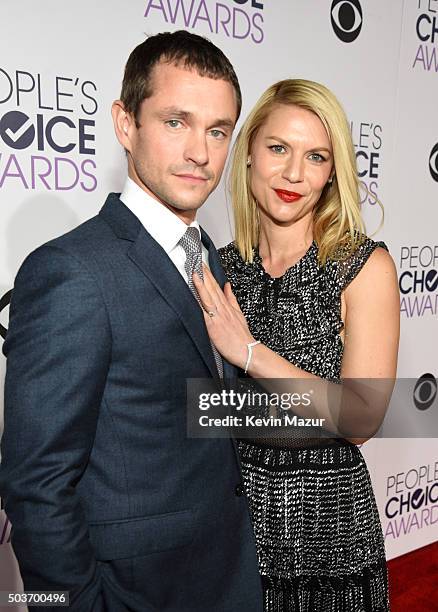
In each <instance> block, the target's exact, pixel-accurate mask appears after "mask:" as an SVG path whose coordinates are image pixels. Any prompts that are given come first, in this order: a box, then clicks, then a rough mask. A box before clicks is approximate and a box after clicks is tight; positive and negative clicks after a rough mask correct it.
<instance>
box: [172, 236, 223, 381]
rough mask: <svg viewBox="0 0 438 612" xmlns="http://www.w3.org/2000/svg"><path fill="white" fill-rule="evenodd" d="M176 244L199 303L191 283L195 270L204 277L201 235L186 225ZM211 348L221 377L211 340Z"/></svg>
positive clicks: (191, 288)
mask: <svg viewBox="0 0 438 612" xmlns="http://www.w3.org/2000/svg"><path fill="white" fill-rule="evenodd" d="M178 244H180V245H181V246H182V248H183V249H184V252H185V254H186V263H185V264H184V269H185V271H186V274H187V280H188V285H189V288H190V291H191V292H192V293H193V295H194V296H195V298H196V299H197V301H198V303H201V302H200V299H199V295H198V292H197V291H196V287H195V285H194V283H193V272H196V273H197V275H198V276H199V277H200V278H201V279H203V278H204V275H203V273H202V250H201V237H200V235H199V231H198V229H197V228H196V227H188V228H187V230H186V232H185V234H184V236H183V237H182V238H181V240H180V241H179V243H178ZM211 348H212V349H213V355H214V360H215V362H216V366H217V369H218V372H219V376H220V378H223V375H224V371H223V363H222V357H221V356H220V355H219V353H218V351H217V349H216V347H215V346H214V344H213V343H212V342H211Z"/></svg>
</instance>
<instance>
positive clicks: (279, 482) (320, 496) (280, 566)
mask: <svg viewBox="0 0 438 612" xmlns="http://www.w3.org/2000/svg"><path fill="white" fill-rule="evenodd" d="M378 246H383V247H384V248H386V247H385V245H384V244H383V243H377V242H374V241H373V240H371V239H369V238H367V239H366V240H365V242H364V243H363V244H362V245H361V246H360V247H359V248H358V249H357V250H356V251H355V253H354V254H353V255H352V256H350V257H349V258H348V259H347V260H345V261H343V262H333V261H330V262H328V263H327V265H326V266H325V267H321V266H320V265H319V264H318V260H317V255H318V247H317V245H316V243H315V242H313V243H312V245H311V246H310V248H309V250H308V251H307V252H306V254H305V255H304V257H303V258H302V259H300V260H299V261H298V262H297V263H296V264H295V265H294V266H292V267H291V268H289V269H288V270H287V271H286V272H285V274H284V275H283V276H281V277H279V278H272V277H270V276H269V274H268V273H267V272H266V271H265V270H264V268H263V266H262V261H261V258H260V255H259V253H258V251H257V249H255V250H254V260H253V263H245V262H244V261H243V260H242V258H241V256H240V254H239V252H238V250H237V249H236V248H235V246H234V245H233V244H229V245H228V246H226V247H224V248H222V249H220V250H219V254H220V257H221V261H222V265H223V267H224V269H225V272H226V273H227V276H228V279H229V281H230V283H231V286H232V289H233V291H234V294H235V296H236V298H237V300H238V302H239V305H240V307H241V309H242V311H243V313H244V314H245V317H246V319H247V321H248V325H249V327H250V330H251V333H252V334H253V336H254V337H255V338H256V339H257V340H261V341H262V342H263V343H264V344H265V345H266V346H268V347H269V348H271V349H272V350H274V351H275V352H276V353H278V354H279V355H281V356H282V357H285V358H286V359H288V360H289V361H290V362H291V363H293V364H294V365H296V366H298V367H299V368H302V369H303V370H306V371H307V372H311V373H313V374H315V375H317V376H320V377H322V378H325V379H329V380H332V381H339V380H340V372H341V362H342V354H343V344H342V340H341V337H340V331H341V330H342V328H343V322H342V319H341V292H342V291H343V289H345V287H346V286H347V285H348V284H349V283H350V282H351V281H352V280H353V278H354V277H355V276H356V275H357V274H358V273H359V272H360V270H361V268H362V266H363V265H364V264H365V262H366V260H367V259H368V257H369V256H370V254H371V253H372V252H373V251H374V249H375V248H376V247H378ZM238 446H239V451H240V458H241V464H242V471H243V479H244V484H245V491H246V494H247V496H248V501H249V506H250V511H251V517H252V521H253V526H254V532H255V538H256V545H257V553H258V558H259V567H260V574H261V579H262V583H263V590H264V606H265V611H266V612H386V611H388V610H389V602H388V586H387V569H386V560H385V550H384V540H383V534H382V529H381V525H380V520H379V515H378V510H377V507H376V503H375V499H374V494H373V490H372V486H371V480H370V476H369V473H368V470H367V467H366V464H365V461H364V459H363V457H362V454H361V452H360V450H359V448H358V447H356V446H355V445H353V444H351V443H349V442H348V441H346V440H342V439H336V440H335V439H325V440H324V439H321V440H319V441H318V440H315V441H313V442H312V440H309V439H307V440H304V439H300V438H299V437H297V438H295V439H292V440H290V439H288V440H285V439H283V440H275V439H272V440H267V441H266V440H264V441H261V440H254V441H248V440H239V442H238Z"/></svg>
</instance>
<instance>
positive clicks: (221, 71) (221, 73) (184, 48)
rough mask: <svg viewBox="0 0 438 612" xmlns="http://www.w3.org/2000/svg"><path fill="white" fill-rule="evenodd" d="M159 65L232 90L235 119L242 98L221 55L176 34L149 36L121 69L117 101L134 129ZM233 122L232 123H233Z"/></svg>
mask: <svg viewBox="0 0 438 612" xmlns="http://www.w3.org/2000/svg"><path fill="white" fill-rule="evenodd" d="M160 61H165V62H168V63H170V64H171V63H174V64H182V65H183V66H184V67H186V68H188V69H194V70H196V71H197V72H198V73H199V74H200V75H201V76H207V77H210V78H213V79H223V80H224V81H228V82H229V83H231V85H232V86H233V87H234V91H235V93H236V102H237V119H238V118H239V115H240V110H241V107H242V94H241V91H240V86H239V81H238V79H237V76H236V73H235V72H234V68H233V66H232V65H231V63H230V61H229V60H228V58H227V57H226V56H225V54H224V53H223V52H222V51H221V50H220V49H219V48H218V47H216V45H214V44H213V43H212V42H210V41H209V40H208V39H207V38H204V37H202V36H198V35H197V34H192V33H191V32H186V31H185V30H178V31H177V32H161V33H160V34H156V35H155V36H150V37H149V38H147V39H146V40H145V41H144V42H142V43H141V44H139V45H138V46H137V47H135V49H134V50H133V51H132V52H131V54H130V56H129V58H128V61H127V63H126V67H125V74H124V77H123V85H122V92H121V94H120V99H121V101H122V102H123V105H124V107H125V110H126V111H127V112H129V113H131V114H132V115H133V117H134V118H135V121H136V124H137V127H139V123H138V114H139V111H140V106H141V103H142V102H143V100H144V99H145V98H149V97H150V96H152V93H153V92H152V83H151V81H152V79H151V76H152V71H153V68H154V66H155V65H156V64H158V63H159V62H160ZM237 119H236V121H237Z"/></svg>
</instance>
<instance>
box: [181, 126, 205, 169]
mask: <svg viewBox="0 0 438 612" xmlns="http://www.w3.org/2000/svg"><path fill="white" fill-rule="evenodd" d="M185 159H186V161H190V162H192V163H194V164H196V165H197V166H205V165H206V164H207V163H208V146H207V136H206V134H205V132H200V131H193V132H192V133H191V134H190V135H189V137H188V139H187V141H186V148H185Z"/></svg>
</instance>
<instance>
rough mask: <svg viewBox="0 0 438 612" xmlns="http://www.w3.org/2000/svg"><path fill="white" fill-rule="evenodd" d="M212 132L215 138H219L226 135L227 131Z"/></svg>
mask: <svg viewBox="0 0 438 612" xmlns="http://www.w3.org/2000/svg"><path fill="white" fill-rule="evenodd" d="M210 134H211V135H212V136H213V138H217V139H218V140H221V139H222V138H225V137H226V134H225V132H222V130H211V131H210Z"/></svg>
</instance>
